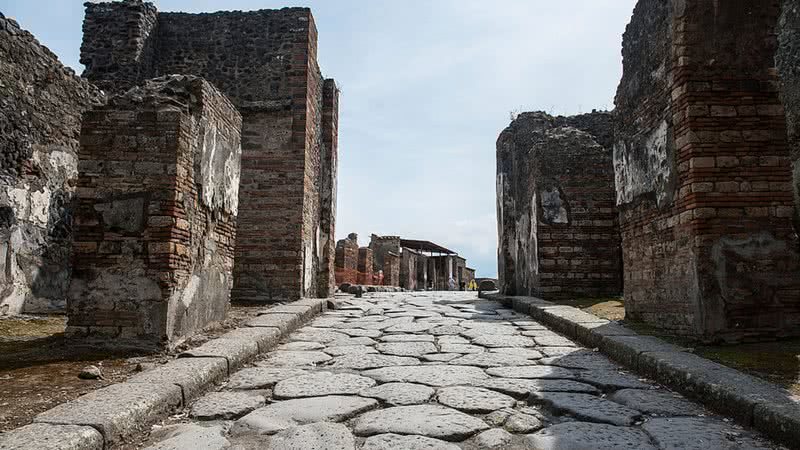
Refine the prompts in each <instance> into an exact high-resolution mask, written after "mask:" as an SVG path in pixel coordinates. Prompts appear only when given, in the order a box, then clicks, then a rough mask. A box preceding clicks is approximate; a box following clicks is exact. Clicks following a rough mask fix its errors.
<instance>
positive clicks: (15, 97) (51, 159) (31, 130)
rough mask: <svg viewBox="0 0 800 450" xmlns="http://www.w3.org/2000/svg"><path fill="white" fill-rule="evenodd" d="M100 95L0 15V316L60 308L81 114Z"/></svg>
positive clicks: (67, 271)
mask: <svg viewBox="0 0 800 450" xmlns="http://www.w3.org/2000/svg"><path fill="white" fill-rule="evenodd" d="M103 101H104V99H103V96H102V94H101V92H100V91H99V90H98V89H97V88H95V87H94V86H92V85H90V84H89V83H88V82H86V81H85V80H82V79H81V78H79V77H77V76H76V75H75V74H74V73H73V72H72V70H71V69H69V68H66V67H64V66H63V65H62V64H61V63H60V62H59V61H58V58H57V57H56V56H55V55H54V54H53V53H51V52H50V51H49V50H48V49H47V48H45V47H44V46H42V45H41V44H39V42H38V41H37V40H36V39H35V38H34V37H33V35H31V34H30V33H29V32H27V31H25V30H22V29H20V27H19V25H18V24H17V23H16V22H15V21H14V20H12V19H8V18H6V17H4V16H3V15H2V14H0V315H5V314H19V313H23V312H24V313H52V312H59V311H63V310H64V306H65V298H66V292H67V289H68V287H69V280H70V266H69V260H70V252H71V248H72V208H71V206H70V203H71V200H72V196H73V194H74V191H75V183H76V180H77V177H78V155H77V153H78V146H79V143H78V137H79V135H80V127H81V113H83V112H84V111H85V110H87V109H89V108H90V107H91V106H93V105H97V104H101V103H102V102H103Z"/></svg>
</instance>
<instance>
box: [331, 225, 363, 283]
mask: <svg viewBox="0 0 800 450" xmlns="http://www.w3.org/2000/svg"><path fill="white" fill-rule="evenodd" d="M335 265H336V284H337V285H341V284H342V283H350V284H356V283H358V235H357V234H355V233H350V235H348V236H347V239H342V240H340V241H339V242H337V243H336V260H335Z"/></svg>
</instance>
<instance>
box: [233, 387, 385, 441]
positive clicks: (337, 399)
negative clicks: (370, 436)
mask: <svg viewBox="0 0 800 450" xmlns="http://www.w3.org/2000/svg"><path fill="white" fill-rule="evenodd" d="M377 406H378V401H377V400H374V399H371V398H362V397H344V396H328V397H311V398H302V399H296V400H284V401H281V402H277V403H273V404H271V405H268V406H265V407H263V408H259V409H257V410H255V411H253V412H251V413H250V414H248V415H246V416H244V417H242V418H241V419H239V420H237V421H236V422H235V423H234V425H233V427H232V429H231V434H233V435H247V434H275V433H277V432H279V431H283V430H285V429H288V428H292V427H295V426H297V425H307V424H310V423H315V422H341V421H343V420H347V419H349V418H351V417H354V416H356V415H358V414H360V413H362V412H365V411H369V410H370V409H373V408H376V407H377Z"/></svg>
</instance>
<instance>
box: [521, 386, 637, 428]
mask: <svg viewBox="0 0 800 450" xmlns="http://www.w3.org/2000/svg"><path fill="white" fill-rule="evenodd" d="M530 400H531V401H532V402H536V403H541V404H544V405H545V406H547V408H549V409H550V410H552V411H553V412H554V413H555V414H559V415H560V414H569V415H571V416H573V417H576V418H578V419H582V420H585V421H589V422H598V423H607V424H611V425H619V426H628V425H633V424H634V423H635V422H636V421H637V420H639V419H640V418H641V413H640V412H639V411H637V410H635V409H631V408H628V407H627V406H623V405H620V404H619V403H615V402H612V401H610V400H606V399H604V398H600V397H597V396H594V395H590V394H576V393H573V392H533V393H531V397H530Z"/></svg>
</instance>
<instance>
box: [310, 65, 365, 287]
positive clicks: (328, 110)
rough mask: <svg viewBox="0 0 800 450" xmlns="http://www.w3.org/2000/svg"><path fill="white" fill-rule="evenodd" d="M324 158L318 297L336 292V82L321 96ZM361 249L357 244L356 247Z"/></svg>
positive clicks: (328, 83)
mask: <svg viewBox="0 0 800 450" xmlns="http://www.w3.org/2000/svg"><path fill="white" fill-rule="evenodd" d="M322 94H323V95H322V108H323V109H322V157H321V174H320V224H319V226H320V245H321V247H322V259H321V260H320V270H319V296H320V297H328V296H331V295H333V293H334V292H335V291H336V284H337V283H336V280H335V276H334V266H335V264H334V259H335V257H336V245H337V243H336V241H335V235H336V196H337V180H338V167H339V88H338V86H336V81H334V80H331V79H328V80H325V82H324V85H323V92H322ZM356 245H358V244H356Z"/></svg>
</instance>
